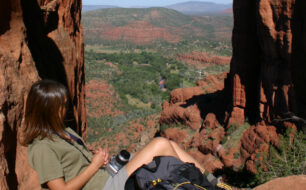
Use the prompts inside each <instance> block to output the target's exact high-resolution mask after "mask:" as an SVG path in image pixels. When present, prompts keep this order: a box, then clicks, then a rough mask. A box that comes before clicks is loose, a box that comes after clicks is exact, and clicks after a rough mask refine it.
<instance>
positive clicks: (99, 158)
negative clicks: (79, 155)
mask: <svg viewBox="0 0 306 190" xmlns="http://www.w3.org/2000/svg"><path fill="white" fill-rule="evenodd" d="M107 163H108V153H107V151H106V150H103V149H102V148H100V147H99V148H98V149H96V150H95V151H94V155H93V158H92V161H91V164H93V165H94V166H95V167H96V168H97V169H98V168H101V167H102V166H104V165H105V164H107Z"/></svg>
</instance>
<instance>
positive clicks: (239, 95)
mask: <svg viewBox="0 0 306 190" xmlns="http://www.w3.org/2000/svg"><path fill="white" fill-rule="evenodd" d="M233 7H234V30H233V38H232V39H233V58H232V62H231V70H230V76H229V79H230V81H231V82H230V84H229V85H228V87H229V88H230V89H231V90H232V98H233V109H232V115H233V116H235V117H236V118H237V115H240V119H241V117H243V118H244V116H245V117H247V118H248V120H249V122H251V123H256V122H257V121H258V120H261V119H264V120H265V121H271V120H273V119H274V118H276V117H278V116H282V115H284V114H285V113H288V112H293V113H295V114H296V115H299V116H302V117H304V118H305V117H306V115H305V109H304V108H305V90H304V88H303V85H304V83H305V81H306V80H305V74H304V71H305V67H306V66H305V65H306V64H305V62H306V58H305V38H306V34H305V24H304V25H303V23H305V20H306V16H305V14H304V13H303V10H305V7H306V3H305V1H303V0H279V1H273V0H257V1H243V0H235V1H234V4H233ZM303 42H304V43H303ZM302 84H303V85H302ZM294 94H296V96H294ZM302 94H303V95H302ZM303 102H304V103H303ZM237 120H238V122H241V120H239V118H237ZM232 122H235V119H234V120H233V121H232Z"/></svg>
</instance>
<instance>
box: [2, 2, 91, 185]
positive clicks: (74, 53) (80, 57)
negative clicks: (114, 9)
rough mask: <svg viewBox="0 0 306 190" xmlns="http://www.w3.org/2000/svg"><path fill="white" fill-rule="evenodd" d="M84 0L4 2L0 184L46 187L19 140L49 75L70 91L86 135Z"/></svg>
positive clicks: (76, 124) (75, 117) (77, 123)
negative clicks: (29, 103) (33, 90)
mask: <svg viewBox="0 0 306 190" xmlns="http://www.w3.org/2000/svg"><path fill="white" fill-rule="evenodd" d="M80 20H81V1H72V0H67V1H62V0H53V1H52V0H27V1H19V0H2V1H0V47H1V48H0V165H1V167H0V189H1V190H6V189H10V190H14V189H27V190H28V189H40V186H39V184H38V182H37V181H36V178H35V173H34V172H33V171H32V170H31V169H30V167H29V165H28V163H27V161H26V148H24V147H22V146H20V144H19V142H18V140H19V135H20V131H21V128H22V120H23V113H24V103H25V99H26V96H27V93H28V91H29V88H30V87H31V85H32V84H33V83H34V82H35V81H37V80H39V79H44V78H49V79H54V80H57V81H60V82H62V83H64V84H65V85H66V86H67V87H68V89H69V92H70V96H71V97H70V98H71V102H72V104H71V106H70V109H69V110H70V111H69V113H68V115H69V117H70V120H71V122H70V126H71V127H72V128H74V129H76V130H77V131H78V132H79V133H80V134H83V135H86V134H85V131H86V115H85V114H86V109H85V103H84V97H85V89H84V84H85V80H84V49H83V32H82V29H81V23H80Z"/></svg>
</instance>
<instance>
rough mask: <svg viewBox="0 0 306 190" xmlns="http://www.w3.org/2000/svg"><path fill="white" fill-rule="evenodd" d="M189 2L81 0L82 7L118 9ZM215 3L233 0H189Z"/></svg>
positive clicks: (177, 0) (175, 0)
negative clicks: (107, 6)
mask: <svg viewBox="0 0 306 190" xmlns="http://www.w3.org/2000/svg"><path fill="white" fill-rule="evenodd" d="M187 1H189V0H83V5H116V6H120V7H131V6H164V5H171V4H175V3H182V2H187ZM190 1H204V2H215V3H224V4H225V3H232V2H233V0H190Z"/></svg>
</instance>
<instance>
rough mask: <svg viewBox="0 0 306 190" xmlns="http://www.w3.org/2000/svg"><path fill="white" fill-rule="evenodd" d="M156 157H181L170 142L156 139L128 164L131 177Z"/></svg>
mask: <svg viewBox="0 0 306 190" xmlns="http://www.w3.org/2000/svg"><path fill="white" fill-rule="evenodd" d="M155 156H173V157H176V158H178V159H179V156H178V155H177V153H176V152H175V150H174V149H173V147H172V145H171V143H170V141H169V140H168V139H165V138H161V137H159V138H155V139H153V140H152V141H151V142H150V143H149V144H147V145H146V146H145V147H144V148H143V149H142V150H141V151H139V152H138V153H136V154H135V155H134V157H133V158H132V159H131V160H130V161H129V162H128V163H127V165H126V171H127V173H128V175H131V174H132V173H133V172H134V171H135V170H136V169H138V168H139V167H140V166H142V165H143V164H148V163H150V162H151V161H152V160H153V158H154V157H155Z"/></svg>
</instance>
